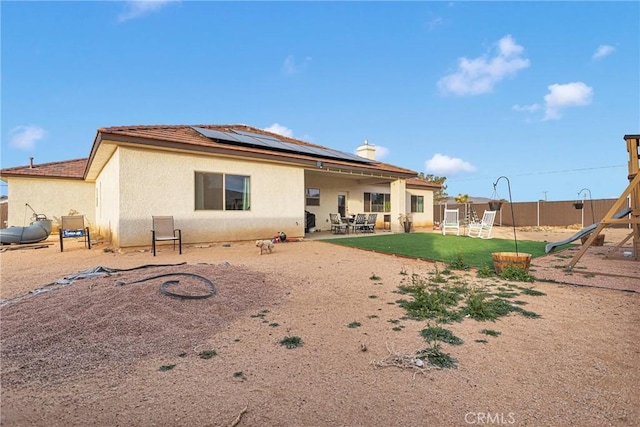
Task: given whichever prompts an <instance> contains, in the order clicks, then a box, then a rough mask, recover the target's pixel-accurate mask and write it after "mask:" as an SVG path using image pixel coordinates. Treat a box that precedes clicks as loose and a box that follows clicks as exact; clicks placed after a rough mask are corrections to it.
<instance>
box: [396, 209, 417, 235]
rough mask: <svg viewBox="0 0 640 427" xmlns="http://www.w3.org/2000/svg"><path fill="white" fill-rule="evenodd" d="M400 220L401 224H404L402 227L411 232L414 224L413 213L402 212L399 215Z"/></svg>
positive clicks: (406, 231)
mask: <svg viewBox="0 0 640 427" xmlns="http://www.w3.org/2000/svg"><path fill="white" fill-rule="evenodd" d="M398 220H399V221H400V225H401V226H402V228H404V232H405V233H411V225H412V224H413V215H412V214H410V213H408V214H400V216H399V217H398Z"/></svg>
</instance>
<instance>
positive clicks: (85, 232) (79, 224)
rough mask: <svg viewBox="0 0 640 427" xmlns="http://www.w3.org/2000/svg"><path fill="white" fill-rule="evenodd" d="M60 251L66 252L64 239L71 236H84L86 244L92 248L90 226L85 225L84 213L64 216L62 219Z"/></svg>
mask: <svg viewBox="0 0 640 427" xmlns="http://www.w3.org/2000/svg"><path fill="white" fill-rule="evenodd" d="M59 233H60V252H64V243H63V241H64V239H67V238H69V237H82V238H84V246H85V247H86V248H87V249H91V236H90V234H89V227H85V225H84V215H68V216H63V217H62V218H61V220H60V232H59Z"/></svg>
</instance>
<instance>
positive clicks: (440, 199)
mask: <svg viewBox="0 0 640 427" xmlns="http://www.w3.org/2000/svg"><path fill="white" fill-rule="evenodd" d="M418 178H420V179H424V180H425V181H428V182H432V183H434V184H438V185H439V186H440V189H439V190H436V191H434V192H433V203H434V204H436V205H440V204H443V203H444V202H445V201H446V200H447V199H448V198H449V195H448V194H447V193H446V191H445V190H446V189H447V184H445V181H446V180H447V177H445V176H435V175H431V174H429V175H425V174H424V173H423V172H420V173H419V174H418Z"/></svg>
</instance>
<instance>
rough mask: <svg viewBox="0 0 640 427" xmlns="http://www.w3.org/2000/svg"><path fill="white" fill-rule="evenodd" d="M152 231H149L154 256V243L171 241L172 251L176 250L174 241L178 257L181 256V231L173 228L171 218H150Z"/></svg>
mask: <svg viewBox="0 0 640 427" xmlns="http://www.w3.org/2000/svg"><path fill="white" fill-rule="evenodd" d="M151 218H152V220H153V229H152V230H151V251H152V252H153V256H156V242H167V241H173V250H174V251H175V250H176V241H177V242H178V248H179V250H180V255H182V230H181V229H178V228H175V227H174V225H173V217H172V216H152V217H151Z"/></svg>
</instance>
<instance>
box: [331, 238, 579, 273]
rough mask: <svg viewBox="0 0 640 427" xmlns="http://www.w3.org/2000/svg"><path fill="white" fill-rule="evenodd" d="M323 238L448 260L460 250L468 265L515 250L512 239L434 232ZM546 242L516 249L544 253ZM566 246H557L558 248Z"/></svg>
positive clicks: (522, 244) (524, 242)
mask: <svg viewBox="0 0 640 427" xmlns="http://www.w3.org/2000/svg"><path fill="white" fill-rule="evenodd" d="M322 241H323V242H328V243H333V244H336V245H343V246H350V247H353V248H359V249H366V250H371V251H376V252H382V253H388V254H394V255H401V256H407V257H412V258H420V259H429V260H433V261H442V262H447V263H450V262H452V261H454V260H456V259H457V258H458V254H461V255H462V257H463V259H464V261H465V263H466V264H468V265H470V266H472V267H482V266H485V265H492V264H493V260H492V258H491V254H492V253H493V252H515V251H516V248H515V242H514V240H513V239H510V240H507V239H473V238H471V237H466V236H443V235H442V234H438V233H401V234H384V235H376V236H367V237H344V238H340V239H326V240H322ZM546 245H547V243H546V242H534V241H531V240H518V252H519V253H528V254H531V257H532V258H536V257H539V256H542V255H544V254H545V252H544V248H545V246H546ZM568 246H569V245H566V246H561V247H559V248H558V249H557V250H561V249H563V248H565V247H568Z"/></svg>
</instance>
